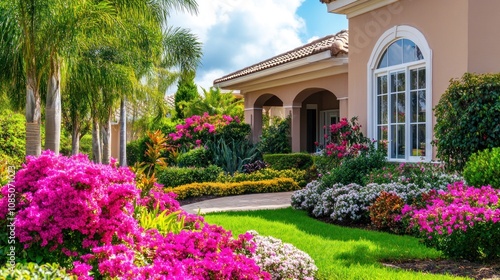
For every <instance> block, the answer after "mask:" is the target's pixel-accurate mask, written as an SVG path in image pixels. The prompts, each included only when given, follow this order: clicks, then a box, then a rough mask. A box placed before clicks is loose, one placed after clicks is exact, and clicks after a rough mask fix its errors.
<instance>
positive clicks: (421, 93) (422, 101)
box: [418, 90, 426, 122]
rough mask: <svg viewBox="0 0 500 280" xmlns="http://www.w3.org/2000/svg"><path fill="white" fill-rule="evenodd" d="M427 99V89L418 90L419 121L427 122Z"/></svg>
mask: <svg viewBox="0 0 500 280" xmlns="http://www.w3.org/2000/svg"><path fill="white" fill-rule="evenodd" d="M425 113H426V101H425V90H419V91H418V121H419V122H425Z"/></svg>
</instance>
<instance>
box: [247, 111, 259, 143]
mask: <svg viewBox="0 0 500 280" xmlns="http://www.w3.org/2000/svg"><path fill="white" fill-rule="evenodd" d="M245 122H246V123H247V124H249V125H250V128H251V129H252V130H251V132H250V140H251V141H252V143H254V144H255V143H257V142H259V137H260V136H261V135H262V108H245Z"/></svg>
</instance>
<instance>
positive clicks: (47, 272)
mask: <svg viewBox="0 0 500 280" xmlns="http://www.w3.org/2000/svg"><path fill="white" fill-rule="evenodd" d="M0 278H1V279H6V280H11V279H12V280H14V279H43V280H66V279H68V280H69V279H77V278H76V276H72V275H69V274H67V273H66V269H64V268H62V267H60V266H59V264H57V263H54V264H48V263H46V264H41V265H38V264H36V263H16V266H15V268H14V270H13V271H10V269H9V267H5V266H4V267H1V268H0Z"/></svg>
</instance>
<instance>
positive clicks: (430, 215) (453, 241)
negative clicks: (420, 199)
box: [402, 182, 500, 260]
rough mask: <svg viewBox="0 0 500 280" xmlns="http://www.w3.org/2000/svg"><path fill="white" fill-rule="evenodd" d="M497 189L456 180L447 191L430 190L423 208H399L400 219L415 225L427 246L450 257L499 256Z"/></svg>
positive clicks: (471, 258) (499, 193) (499, 214)
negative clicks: (471, 185) (406, 219)
mask: <svg viewBox="0 0 500 280" xmlns="http://www.w3.org/2000/svg"><path fill="white" fill-rule="evenodd" d="M499 197H500V190H497V189H494V188H492V187H490V186H483V187H481V188H474V187H469V186H466V185H464V183H463V182H456V183H454V184H451V185H449V186H448V190H447V191H437V192H432V193H431V194H430V195H429V197H428V198H427V202H428V203H427V205H426V206H425V207H423V208H422V207H415V206H409V205H407V206H405V207H403V210H402V212H403V218H404V216H405V215H406V216H407V217H410V226H412V227H414V228H417V229H418V230H419V231H420V232H421V234H422V235H423V236H425V243H426V245H428V246H431V247H434V248H436V249H438V250H442V251H443V253H444V254H445V255H447V256H449V257H452V258H458V259H468V260H494V259H498V258H500V244H499V242H498V240H500V207H499Z"/></svg>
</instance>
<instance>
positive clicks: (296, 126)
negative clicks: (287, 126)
mask: <svg viewBox="0 0 500 280" xmlns="http://www.w3.org/2000/svg"><path fill="white" fill-rule="evenodd" d="M283 107H284V108H285V115H286V116H290V118H291V135H292V152H294V153H298V152H300V108H301V106H283Z"/></svg>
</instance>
